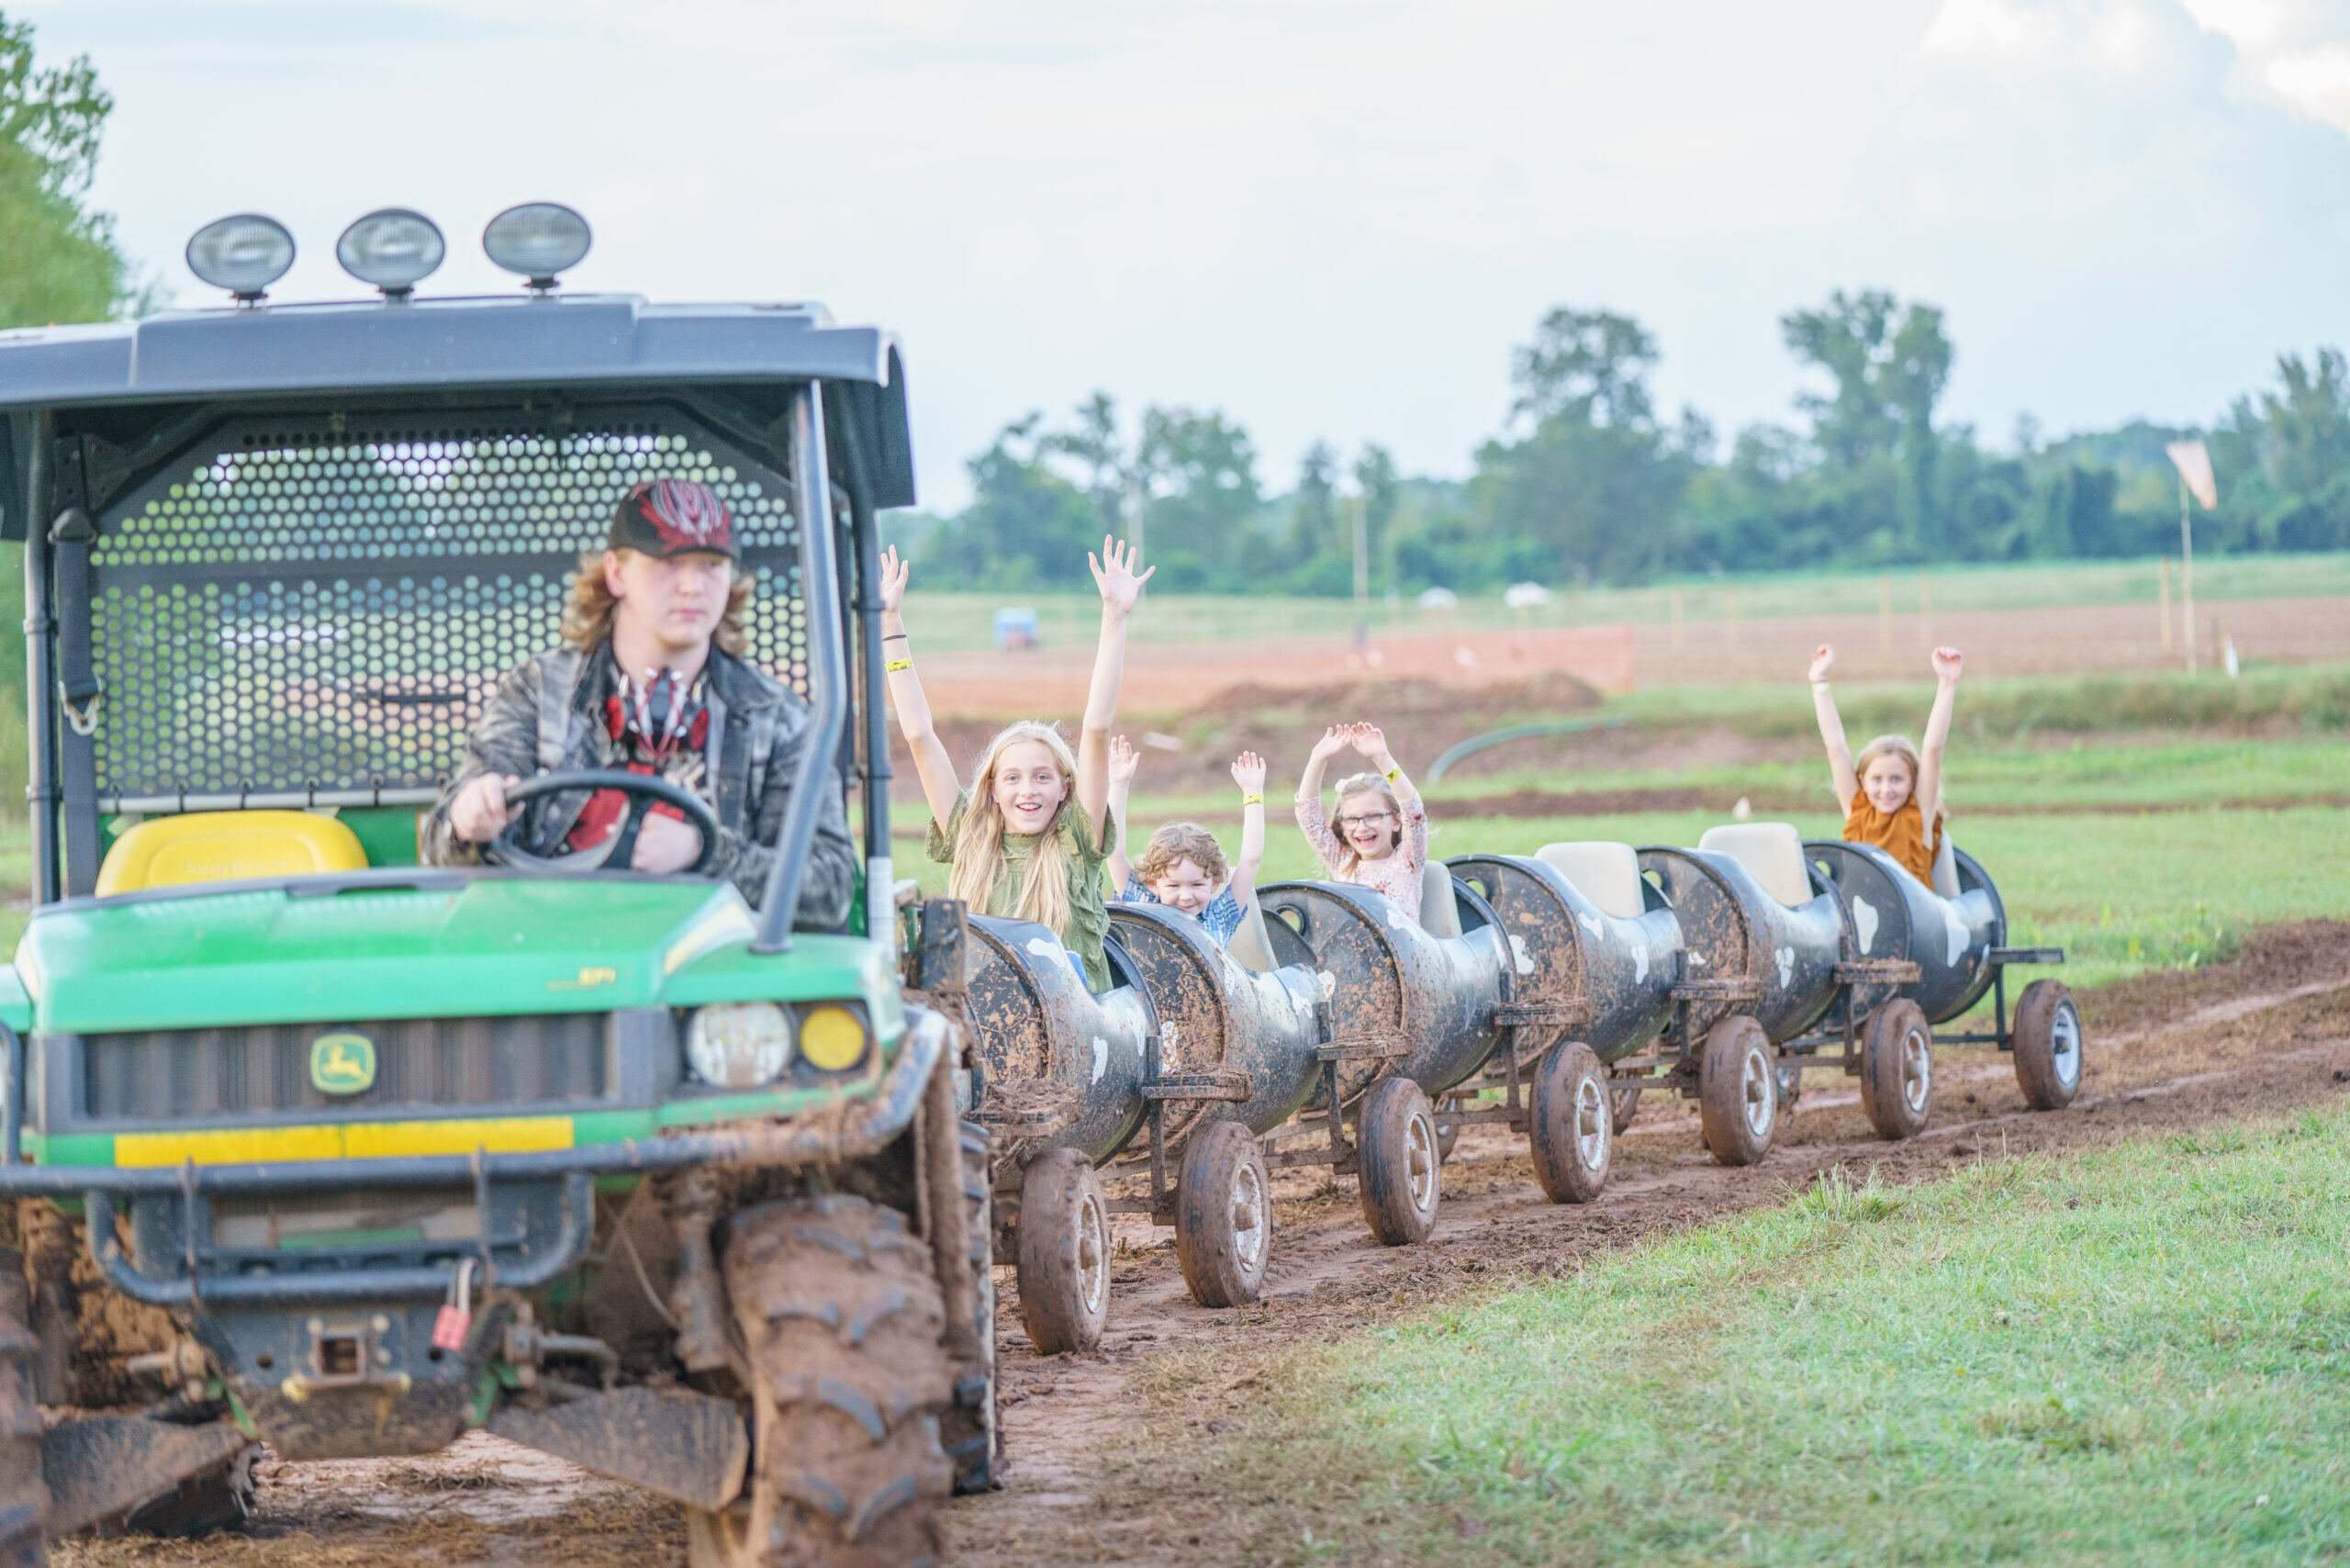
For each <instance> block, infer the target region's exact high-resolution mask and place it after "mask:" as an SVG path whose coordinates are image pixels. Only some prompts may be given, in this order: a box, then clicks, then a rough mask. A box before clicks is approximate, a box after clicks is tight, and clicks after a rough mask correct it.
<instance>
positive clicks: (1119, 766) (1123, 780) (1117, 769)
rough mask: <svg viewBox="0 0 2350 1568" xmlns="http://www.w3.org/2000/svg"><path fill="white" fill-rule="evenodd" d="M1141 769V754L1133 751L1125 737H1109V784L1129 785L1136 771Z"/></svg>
mask: <svg viewBox="0 0 2350 1568" xmlns="http://www.w3.org/2000/svg"><path fill="white" fill-rule="evenodd" d="M1140 767H1142V756H1141V754H1139V753H1138V752H1136V750H1135V748H1134V747H1133V745H1130V744H1129V743H1128V742H1127V740H1126V737H1125V736H1124V735H1112V736H1111V737H1110V782H1111V783H1113V784H1131V783H1133V782H1134V781H1135V773H1136V769H1138V768H1140Z"/></svg>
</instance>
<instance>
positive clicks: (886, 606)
mask: <svg viewBox="0 0 2350 1568" xmlns="http://www.w3.org/2000/svg"><path fill="white" fill-rule="evenodd" d="M910 569H911V568H910V566H909V565H908V563H907V561H906V558H905V557H904V556H902V555H901V554H898V547H897V546H896V545H894V544H892V545H890V546H889V547H888V548H886V549H884V550H883V551H882V552H881V581H880V584H879V587H880V589H881V613H882V614H884V615H895V614H897V613H898V612H899V611H900V610H902V609H904V608H905V603H906V576H907V573H908V572H909V570H910Z"/></svg>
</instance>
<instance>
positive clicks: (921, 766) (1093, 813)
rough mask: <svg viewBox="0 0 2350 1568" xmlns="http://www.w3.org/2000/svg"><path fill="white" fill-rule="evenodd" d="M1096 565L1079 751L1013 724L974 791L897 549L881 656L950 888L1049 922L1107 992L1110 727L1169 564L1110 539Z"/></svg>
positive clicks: (1005, 911) (888, 576) (1047, 731)
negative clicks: (911, 617)
mask: <svg viewBox="0 0 2350 1568" xmlns="http://www.w3.org/2000/svg"><path fill="white" fill-rule="evenodd" d="M1086 564H1087V565H1088V566H1091V568H1092V570H1093V581H1094V585H1095V587H1097V588H1099V589H1100V590H1101V593H1102V635H1101V640H1100V642H1099V643H1098V644H1096V646H1095V649H1094V654H1093V679H1092V683H1091V686H1090V687H1089V688H1088V689H1087V691H1086V697H1085V722H1084V724H1083V727H1082V728H1080V731H1079V732H1078V741H1077V745H1076V747H1075V749H1074V750H1072V749H1071V747H1070V746H1069V742H1068V741H1066V740H1065V739H1063V738H1062V736H1061V733H1060V731H1059V729H1058V728H1057V726H1055V725H1052V724H1046V723H1039V722H1035V721H1023V722H1020V723H1016V724H1013V725H1009V726H1007V727H1006V728H1004V729H1003V730H1002V731H1000V732H998V733H997V734H996V736H995V738H994V739H993V740H990V742H989V743H988V745H987V749H986V750H985V751H984V752H983V753H981V754H980V757H979V770H978V772H977V773H976V774H975V775H974V776H973V778H972V780H971V786H970V788H969V789H968V790H965V789H964V788H963V786H962V782H961V780H960V779H958V778H957V777H956V775H955V764H954V759H953V758H951V757H949V756H947V755H946V744H945V743H944V742H942V741H941V740H940V739H939V738H938V731H937V728H936V727H935V725H934V723H933V722H932V721H931V716H930V702H929V700H928V699H927V698H925V697H924V696H923V689H922V681H921V680H920V679H919V678H917V677H916V676H915V674H914V665H913V646H912V640H911V639H910V638H909V637H908V636H907V634H906V620H905V598H906V578H907V576H908V567H907V563H906V562H905V561H904V560H902V559H901V557H900V556H899V554H898V553H897V551H896V550H894V549H891V550H886V551H884V552H882V556H881V582H880V588H881V632H882V662H883V665H884V666H885V667H886V669H887V671H888V674H889V678H890V706H891V707H893V708H895V709H896V710H897V711H898V727H899V729H900V730H901V731H902V732H903V733H904V734H905V737H906V747H907V749H908V750H909V751H911V752H912V754H913V762H914V773H915V776H916V777H918V778H920V779H921V780H922V792H923V800H925V801H928V802H929V803H930V814H931V823H930V841H929V853H930V857H931V858H932V859H933V860H936V861H941V862H943V863H945V864H946V865H947V866H949V867H950V868H952V869H951V870H950V871H949V872H948V874H947V884H946V885H947V891H948V893H949V894H950V895H951V896H952V897H955V898H958V899H961V900H963V901H965V902H967V903H968V904H969V905H970V907H971V909H972V910H973V912H974V913H979V914H994V915H1007V916H1011V917H1013V918H1015V919H1019V920H1033V921H1035V922H1036V923H1037V924H1040V925H1046V926H1049V927H1050V928H1051V929H1052V930H1053V931H1054V932H1055V933H1056V934H1057V935H1059V937H1060V939H1061V942H1062V944H1063V945H1064V946H1067V947H1068V948H1069V954H1070V957H1071V958H1074V959H1075V960H1076V962H1077V965H1078V967H1079V969H1082V970H1083V971H1084V973H1085V978H1086V980H1087V983H1089V984H1090V985H1091V986H1092V988H1093V989H1094V990H1095V991H1108V990H1109V989H1110V966H1109V962H1108V960H1107V958H1104V957H1103V954H1102V940H1103V938H1104V937H1106V936H1107V935H1109V931H1110V912H1109V907H1108V905H1107V903H1106V902H1105V901H1104V899H1103V896H1102V861H1103V858H1104V857H1105V855H1106V854H1107V849H1106V846H1110V845H1113V844H1115V843H1116V842H1118V831H1117V824H1116V823H1114V822H1113V820H1112V819H1111V816H1110V810H1109V806H1110V727H1111V725H1112V724H1113V723H1114V722H1116V721H1117V715H1118V686H1119V683H1120V682H1121V681H1122V680H1123V679H1124V678H1125V663H1126V622H1127V620H1128V618H1129V617H1130V616H1132V615H1133V613H1134V609H1135V606H1136V603H1137V602H1138V601H1140V599H1141V598H1142V585H1143V584H1144V583H1146V582H1147V581H1149V580H1150V577H1151V573H1153V572H1156V571H1157V570H1158V567H1156V566H1153V567H1151V568H1150V570H1149V571H1145V572H1139V573H1138V572H1136V569H1135V568H1136V566H1138V565H1139V564H1140V562H1139V557H1138V556H1137V555H1136V553H1135V552H1134V551H1133V550H1131V549H1129V548H1128V547H1127V546H1126V545H1125V544H1124V543H1118V542H1116V541H1113V540H1110V539H1106V538H1105V539H1103V540H1102V554H1101V555H1100V556H1099V557H1096V556H1094V555H1092V554H1088V555H1087V556H1086Z"/></svg>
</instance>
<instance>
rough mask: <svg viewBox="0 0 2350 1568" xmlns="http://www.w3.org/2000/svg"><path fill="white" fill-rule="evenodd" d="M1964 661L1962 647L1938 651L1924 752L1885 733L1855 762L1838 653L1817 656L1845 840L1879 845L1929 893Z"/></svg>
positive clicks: (1815, 691)
mask: <svg viewBox="0 0 2350 1568" xmlns="http://www.w3.org/2000/svg"><path fill="white" fill-rule="evenodd" d="M1964 663H1965V659H1964V655H1962V654H1960V653H1959V651H1958V650H1957V649H1956V648H1936V649H1935V650H1934V679H1935V682H1936V686H1935V690H1934V706H1933V711H1931V712H1930V713H1928V714H1927V715H1926V743H1925V745H1923V746H1922V747H1920V746H1913V745H1910V744H1909V742H1908V739H1906V738H1905V737H1903V736H1901V735H1879V736H1878V737H1877V738H1876V739H1874V740H1873V741H1871V742H1869V744H1868V745H1865V746H1863V747H1862V748H1861V755H1860V756H1857V757H1856V756H1853V755H1852V747H1851V746H1850V745H1847V744H1846V742H1845V740H1844V721H1843V720H1842V719H1841V718H1840V717H1838V715H1837V712H1836V697H1835V694H1834V693H1833V692H1831V691H1830V690H1829V689H1828V672H1829V671H1830V669H1832V668H1834V667H1835V664H1836V650H1835V649H1833V648H1831V647H1830V646H1829V645H1828V644H1825V643H1822V644H1819V647H1818V651H1817V652H1815V653H1814V654H1813V655H1811V705H1812V708H1813V711H1815V712H1816V713H1817V714H1818V718H1819V738H1820V739H1821V740H1822V741H1825V742H1826V743H1827V745H1828V770H1829V772H1830V775H1832V776H1833V777H1834V778H1835V781H1836V799H1837V800H1838V801H1840V802H1841V804H1842V805H1843V808H1844V838H1845V840H1846V842H1848V843H1852V844H1874V845H1875V846H1877V847H1878V848H1880V849H1882V850H1884V851H1885V852H1886V854H1888V855H1890V856H1892V857H1894V858H1895V859H1896V860H1897V861H1899V862H1900V863H1901V864H1902V866H1903V867H1904V868H1906V869H1907V870H1908V872H1909V874H1910V875H1911V876H1913V877H1915V878H1917V879H1919V881H1921V882H1923V883H1925V884H1926V886H1928V887H1932V886H1933V885H1934V855H1935V853H1936V851H1938V850H1939V849H1940V848H1941V847H1942V747H1943V745H1944V743H1946V742H1947V741H1948V740H1949V739H1950V715H1951V710H1952V709H1953V707H1954V706H1956V704H1957V701H1958V677H1959V672H1960V670H1961V668H1962V667H1963V666H1964Z"/></svg>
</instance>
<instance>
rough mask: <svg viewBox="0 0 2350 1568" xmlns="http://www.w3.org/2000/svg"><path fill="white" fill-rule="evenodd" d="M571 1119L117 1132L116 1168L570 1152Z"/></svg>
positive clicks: (492, 1118)
mask: <svg viewBox="0 0 2350 1568" xmlns="http://www.w3.org/2000/svg"><path fill="white" fill-rule="evenodd" d="M573 1141H574V1140H573V1137H572V1126H571V1118H570V1117H569V1116H487V1117H481V1118H478V1119H476V1120H471V1121H447V1122H345V1123H340V1124H329V1125H327V1126H300V1127H217V1128H206V1129H203V1130H200V1131H189V1132H161V1133H117V1134H116V1135H115V1140H114V1159H115V1163H116V1164H117V1165H122V1166H154V1165H177V1164H179V1163H181V1162H182V1161H183V1160H189V1159H192V1160H194V1161H196V1163H197V1164H198V1165H261V1164H267V1163H270V1162H272V1161H275V1160H301V1159H397V1158H399V1157H402V1156H408V1155H430V1154H471V1153H472V1152H473V1151H474V1150H476V1149H477V1148H479V1149H487V1151H488V1152H490V1153H492V1154H513V1153H527V1152H532V1151H535V1150H539V1149H549V1148H570V1147H571V1146H572V1143H573Z"/></svg>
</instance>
